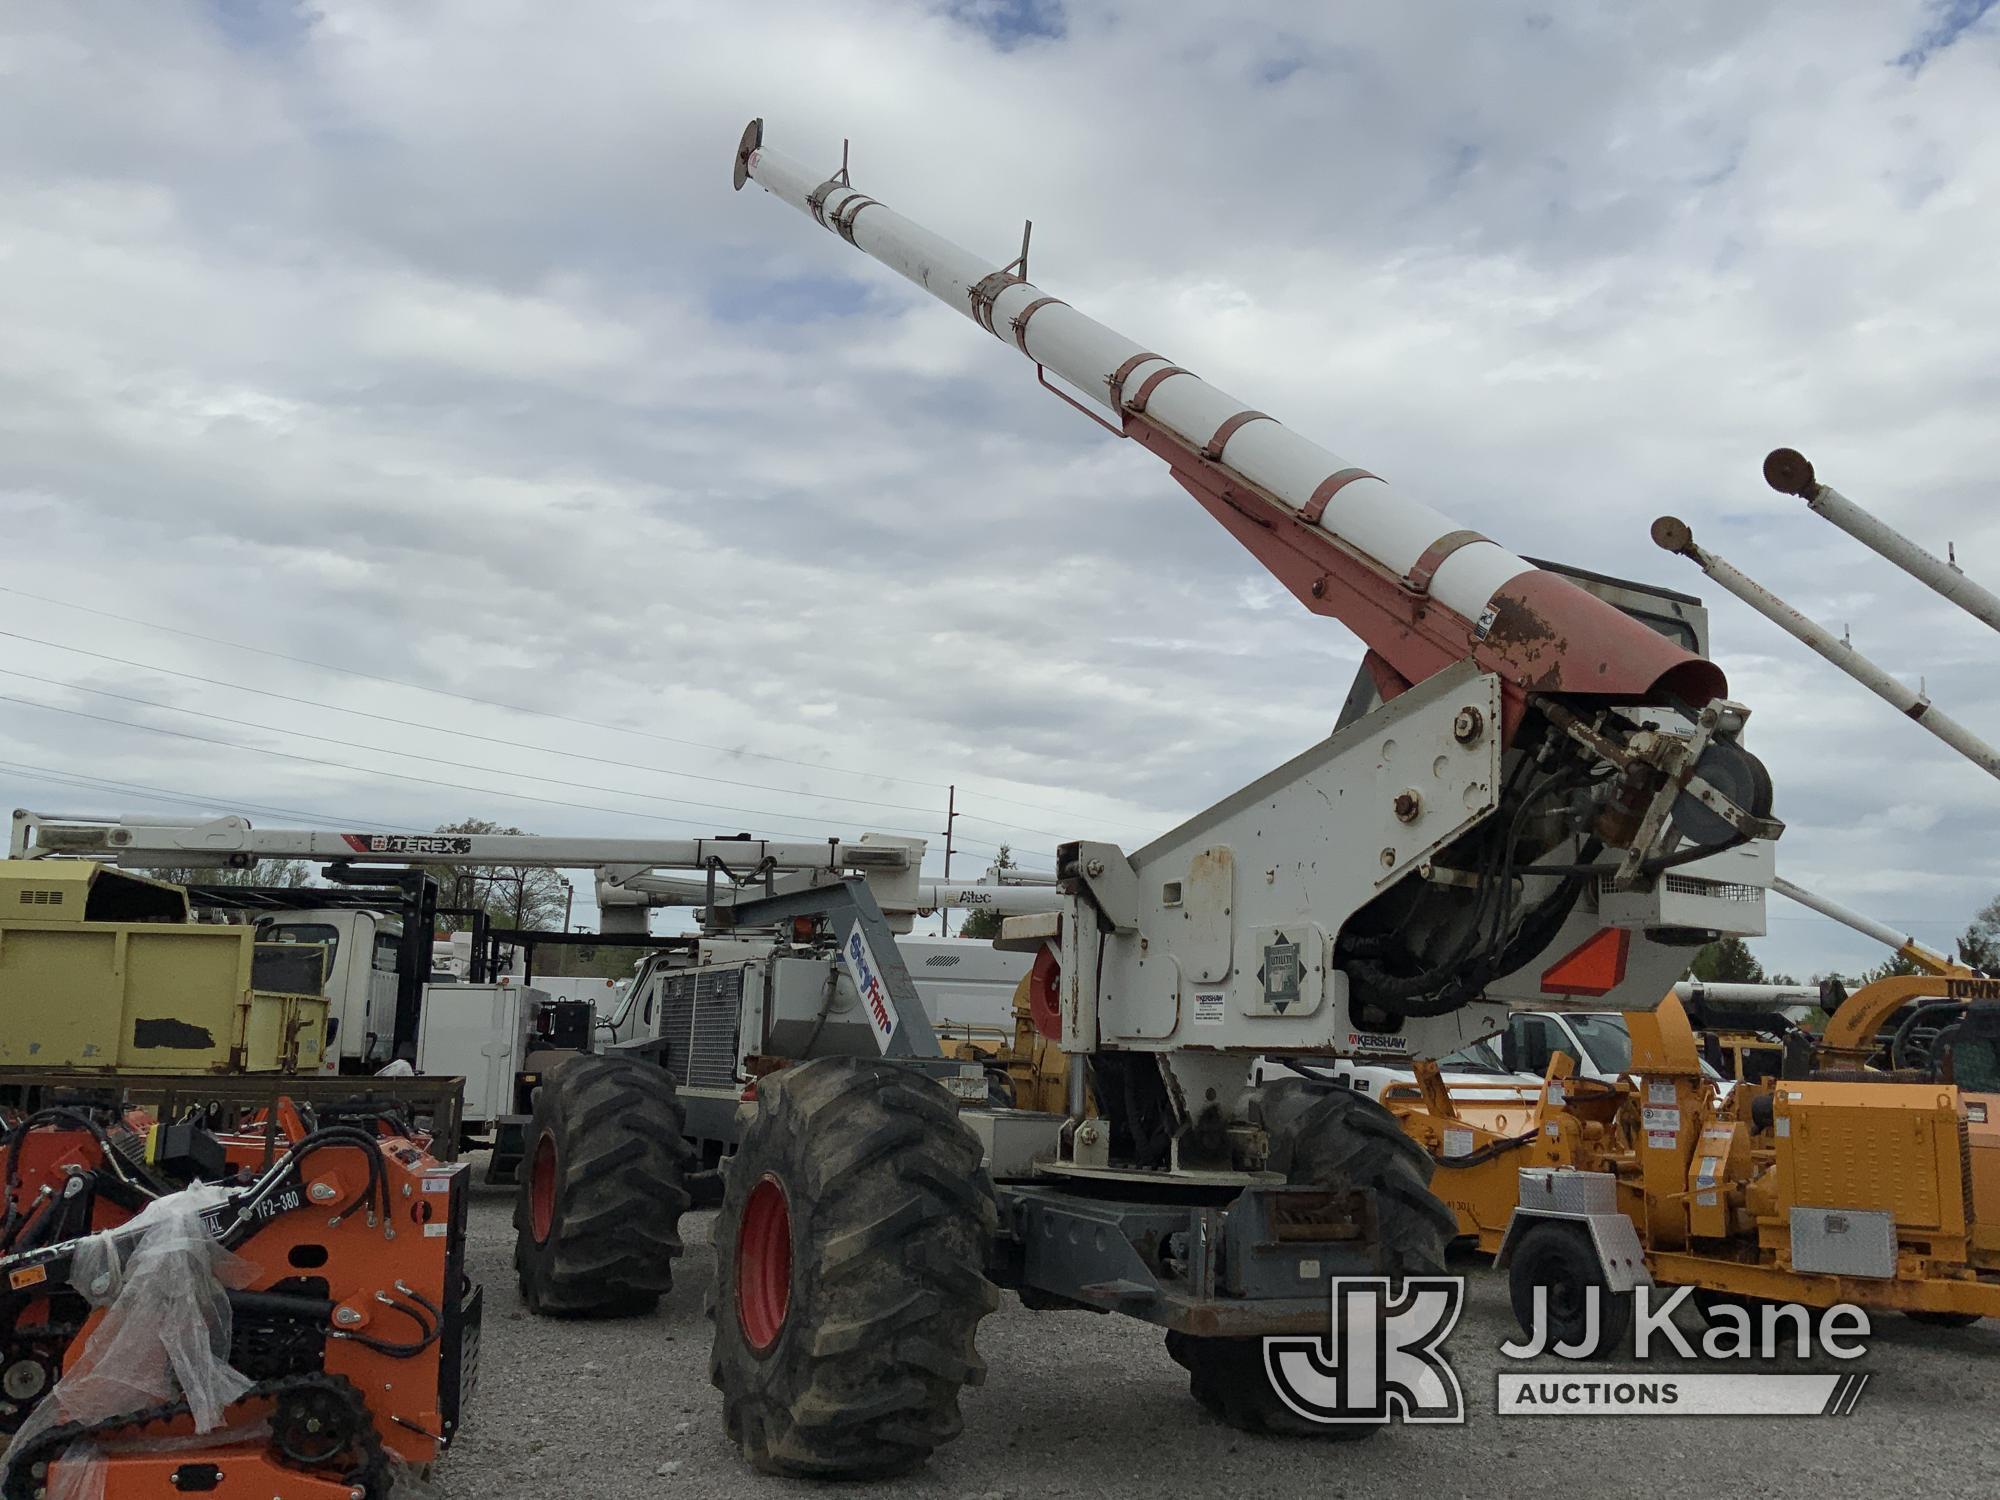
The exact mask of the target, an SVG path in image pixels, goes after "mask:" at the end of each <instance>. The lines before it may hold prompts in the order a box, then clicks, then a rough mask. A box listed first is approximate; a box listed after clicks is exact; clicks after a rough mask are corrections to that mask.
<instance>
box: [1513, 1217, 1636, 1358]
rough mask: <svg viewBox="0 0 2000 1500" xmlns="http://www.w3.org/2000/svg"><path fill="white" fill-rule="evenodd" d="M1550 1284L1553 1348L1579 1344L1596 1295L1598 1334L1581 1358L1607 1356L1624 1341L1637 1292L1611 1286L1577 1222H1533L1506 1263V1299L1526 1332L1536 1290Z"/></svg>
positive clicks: (1529, 1329) (1530, 1323)
mask: <svg viewBox="0 0 2000 1500" xmlns="http://www.w3.org/2000/svg"><path fill="white" fill-rule="evenodd" d="M1537 1287H1546V1288H1547V1289H1548V1291H1547V1302H1548V1328H1549V1347H1550V1349H1551V1350H1553V1349H1554V1347H1555V1346H1556V1345H1557V1344H1562V1345H1565V1346H1566V1347H1569V1348H1572V1349H1574V1348H1576V1347H1577V1346H1578V1345H1580V1344H1582V1343H1583V1342H1584V1334H1585V1333H1586V1331H1587V1329H1588V1315H1589V1307H1590V1303H1589V1298H1590V1296H1591V1294H1592V1293H1593V1292H1594V1293H1595V1294H1596V1297H1597V1338H1596V1340H1595V1342H1593V1343H1591V1344H1590V1345H1589V1347H1588V1348H1587V1349H1586V1350H1585V1351H1584V1352H1583V1353H1580V1354H1577V1355H1574V1356H1572V1357H1573V1358H1577V1359H1603V1358H1605V1357H1607V1356H1608V1355H1610V1354H1612V1353H1613V1352H1614V1351H1615V1350H1616V1349H1617V1348H1618V1346H1619V1345H1620V1344H1621V1343H1623V1342H1624V1339H1625V1332H1626V1330H1627V1329H1628V1328H1630V1327H1631V1325H1632V1294H1631V1293H1630V1292H1614V1291H1612V1290H1611V1289H1610V1287H1609V1286H1608V1285H1606V1283H1605V1280H1604V1268H1603V1266H1601V1265H1600V1264H1599V1263H1598V1259H1597V1251H1596V1250H1595V1248H1593V1246H1592V1245H1591V1242H1590V1236H1589V1235H1588V1234H1586V1233H1585V1232H1584V1231H1583V1230H1582V1229H1581V1228H1579V1227H1578V1226H1576V1225H1574V1224H1561V1223H1550V1222H1543V1223H1540V1224H1531V1225H1529V1226H1528V1229H1527V1231H1526V1233H1524V1234H1523V1235H1522V1236H1521V1242H1520V1243H1519V1244H1518V1245H1516V1246H1515V1247H1514V1251H1513V1255H1512V1256H1511V1258H1510V1260H1509V1263H1508V1267H1507V1297H1508V1300H1509V1301H1510V1302H1511V1303H1512V1304H1513V1307H1514V1318H1515V1321H1516V1322H1518V1323H1519V1324H1520V1325H1521V1331H1522V1332H1524V1333H1528V1334H1530V1335H1532V1333H1533V1331H1534V1319H1535V1289H1536V1288H1537Z"/></svg>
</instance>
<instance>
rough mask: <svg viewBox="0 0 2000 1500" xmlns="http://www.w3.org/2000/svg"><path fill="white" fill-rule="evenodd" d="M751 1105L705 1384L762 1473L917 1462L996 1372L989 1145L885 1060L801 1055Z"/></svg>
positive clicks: (735, 1163) (862, 1474) (886, 1468)
mask: <svg viewBox="0 0 2000 1500" xmlns="http://www.w3.org/2000/svg"><path fill="white" fill-rule="evenodd" d="M758 1101H759V1108H758V1111H757V1116H756V1119H755V1120H754V1121H753V1122H752V1123H751V1125H750V1128H749V1130H748V1131H746V1132H745V1134H744V1138H743V1143H742V1145H741V1146H740V1147H739V1148H738V1149H737V1152H736V1156H735V1158H734V1159H733V1160H732V1162H731V1163H730V1167H729V1180H728V1189H727V1193H726V1196H725V1197H724V1200H723V1207H722V1214H721V1216H720V1217H719V1218H718V1220H717V1221H716V1229H715V1251H716V1296H715V1305H714V1307H713V1308H712V1310H711V1311H712V1315H713V1317H714V1319H715V1342H714V1346H713V1350H712V1352H711V1354H710V1356H709V1378H710V1379H711V1380H712V1381H713V1382H714V1383H715V1385H716V1386H717V1387H718V1388H719V1389H720V1390H721V1391H722V1394H723V1411H724V1421H725V1423H726V1425H727V1427H728V1429H729V1434H730V1437H731V1438H732V1439H733V1440H734V1441H735V1442H736V1444H737V1446H738V1447H740V1448H741V1449H742V1451H743V1455H744V1457H745V1458H746V1459H748V1460H749V1461H750V1463H751V1464H752V1465H754V1466H755V1467H756V1468H758V1469H761V1470H764V1471H766V1472H767V1473H777V1474H791V1475H801V1476H825V1477H843V1478H866V1477H876V1476H883V1475H889V1474H896V1473H900V1472H902V1471H904V1470H908V1469H911V1468H914V1467H916V1466H917V1465H918V1464H921V1463H922V1462H923V1461H924V1460H925V1459H926V1458H928V1457H929V1456H930V1453H931V1450H932V1449H934V1448H936V1447H937V1446H938V1445H939V1444H940V1443H943V1442H946V1441H947V1440H949V1439H950V1438H953V1437H955V1436H957V1434H958V1432H959V1428H960V1426H961V1422H960V1418H959V1411H958V1393H959V1391H960V1389H961V1388H962V1387H964V1386H968V1385H977V1384H979V1383H980V1382H981V1381H982V1380H984V1378H985V1374H986V1366H985V1362H984V1361H983V1360H981V1359H980V1357H979V1355H978V1352H977V1351H976V1350H975V1348H974V1346H973V1336H974V1332H975V1330H976V1329H977V1328H978V1325H979V1320H980V1319H981V1318H983V1317H985V1316H986V1314H988V1313H989V1312H991V1311H993V1309H994V1306H995V1305H996V1303H997V1301H998V1293H997V1291H996V1290H995V1288H994V1287H993V1285H992V1284H991V1283H990V1282H989V1281H987V1279H986V1276H985V1272H984V1266H985V1261H986V1254H987V1249H988V1246H989V1244H990V1242H991V1240H992V1237H993V1233H994V1226H995V1219H996V1211H995V1206H994V1199H993V1189H992V1185H991V1183H990V1181H989V1180H988V1178H987V1176H986V1173H985V1172H984V1170H982V1168H981V1166H980V1158H981V1150H980V1146H979V1143H978V1141H977V1140H976V1139H974V1137H973V1136H972V1134H971V1132H970V1131H968V1130H967V1129H966V1128H965V1127H964V1126H963V1125H961V1124H960V1123H959V1120H958V1112H957V1110H956V1108H955V1107H954V1105H953V1103H952V1101H951V1098H950V1096H949V1095H947V1094H946V1093H945V1091H944V1090H943V1089H942V1088H940V1087H939V1086H938V1085H937V1084H936V1083H934V1082H932V1081H931V1080H929V1079H927V1078H924V1077H923V1076H921V1075H920V1074H917V1073H915V1072H912V1071H911V1070H909V1069H907V1068H901V1067H897V1066H895V1065H894V1064H887V1063H882V1062H879V1061H868V1060H863V1059H856V1058H838V1057H830V1058H821V1059H817V1060H815V1061H812V1062H806V1063H801V1064H798V1065H797V1066H795V1067H791V1068H787V1069H786V1070H785V1071H783V1072H782V1073H779V1074H776V1075H774V1076H772V1077H770V1078H766V1079H765V1080H763V1082H762V1083H761V1084H760V1085H759V1086H758Z"/></svg>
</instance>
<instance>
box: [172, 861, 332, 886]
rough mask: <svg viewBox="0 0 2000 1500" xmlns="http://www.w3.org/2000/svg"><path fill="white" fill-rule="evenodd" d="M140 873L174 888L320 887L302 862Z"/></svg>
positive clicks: (179, 867)
mask: <svg viewBox="0 0 2000 1500" xmlns="http://www.w3.org/2000/svg"><path fill="white" fill-rule="evenodd" d="M139 873H140V874H141V875H150V876H151V877H152V878H153V879H155V880H167V881H171V882H172V883H173V884H175V885H269V886H276V887H278V888H279V889H281V890H287V891H297V890H304V889H306V888H307V887H309V886H315V885H318V884H319V881H318V880H317V879H315V878H314V876H313V869H312V866H311V865H309V864H307V863H306V862H305V861H304V860H302V859H264V860H259V861H258V862H257V863H256V864H254V865H252V866H251V867H250V868H249V869H247V870H232V869H226V868H225V869H220V870H218V869H216V868H215V867H214V866H212V865H156V866H154V867H153V868H152V869H148V870H141V871H139Z"/></svg>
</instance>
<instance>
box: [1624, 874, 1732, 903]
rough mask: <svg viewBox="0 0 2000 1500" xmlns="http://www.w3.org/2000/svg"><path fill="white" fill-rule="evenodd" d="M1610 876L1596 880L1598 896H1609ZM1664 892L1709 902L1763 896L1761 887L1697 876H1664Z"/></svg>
mask: <svg viewBox="0 0 2000 1500" xmlns="http://www.w3.org/2000/svg"><path fill="white" fill-rule="evenodd" d="M1612 879H1613V877H1612V876H1610V875H1601V876H1599V877H1598V880H1597V890H1598V894H1599V895H1609V894H1610V893H1611V890H1612ZM1665 889H1666V890H1669V891H1673V892H1675V893H1676V894H1678V895H1682V896H1706V897H1708V898H1709V899H1710V900H1711V901H1755V900H1756V899H1757V898H1758V897H1759V896H1762V895H1763V894H1764V892H1763V890H1762V888H1761V887H1758V886H1754V885H1741V884H1738V883H1737V882H1736V881H1733V880H1703V879H1702V878H1701V877H1700V876H1699V875H1675V874H1673V873H1671V872H1669V873H1668V875H1667V876H1666V886H1665Z"/></svg>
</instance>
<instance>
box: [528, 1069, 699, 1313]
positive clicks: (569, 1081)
mask: <svg viewBox="0 0 2000 1500" xmlns="http://www.w3.org/2000/svg"><path fill="white" fill-rule="evenodd" d="M686 1123H687V1121H686V1116H685V1115H684V1114H683V1112H682V1109H681V1104H680V1099H679V1098H678V1096H677V1095H676V1094H675V1092H674V1081H673V1079H672V1078H671V1077H670V1076H669V1075H668V1073H667V1071H666V1069H664V1068H662V1067H660V1066H659V1065H658V1064H657V1063H650V1062H643V1061H640V1060H637V1059H634V1058H624V1057H593V1056H588V1055H578V1056H575V1057H571V1058H569V1059H568V1060H566V1061H564V1062H563V1063H562V1064H561V1065H560V1066H559V1067H557V1068H556V1069H555V1070H554V1071H553V1072H551V1073H549V1074H547V1075H546V1076H545V1077H544V1080H543V1082H542V1086H541V1088H540V1089H539V1090H537V1091H536V1094H535V1110H534V1115H533V1118H532V1119H531V1120H530V1122H529V1125H528V1129H527V1135H526V1140H525V1147H526V1152H525V1155H524V1156H523V1158H522V1160H521V1165H520V1179H521V1185H520V1190H519V1192H518V1194H517V1195H516V1197H515V1199H514V1269H515V1270H516V1271H517V1272H518V1273H519V1275H520V1279H521V1296H522V1299H523V1300H524V1301H526V1302H527V1304H528V1309H529V1311H531V1312H535V1313H540V1314H544V1315H548V1316H554V1317H627V1316H632V1315H635V1314H638V1313H643V1312H650V1311H651V1310H652V1309H653V1307H654V1306H655V1305H656V1304H658V1302H659V1300H660V1298H661V1296H662V1295H663V1294H664V1293H666V1292H667V1291H668V1290H669V1289H670V1288H671V1287H672V1286H673V1284H674V1260H675V1258H676V1257H678V1256H679V1255H680V1253H681V1238H680V1220H681V1214H682V1212H683V1211H684V1210H685V1209H686V1208H687V1206H688V1192H687V1187H686V1182H685V1174H686V1171H687V1167H688V1164H689V1163H690V1162H691V1161H692V1159H693V1156H694V1150H693V1148H692V1147H691V1146H690V1145H689V1144H688V1142H687V1140H686V1139H685V1137H684V1136H683V1134H682V1132H683V1130H684V1129H685V1127H686Z"/></svg>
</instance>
